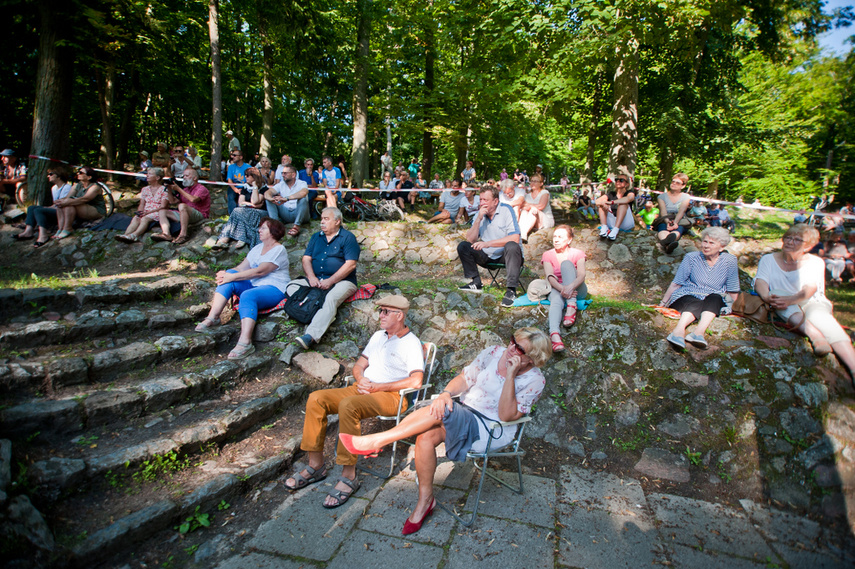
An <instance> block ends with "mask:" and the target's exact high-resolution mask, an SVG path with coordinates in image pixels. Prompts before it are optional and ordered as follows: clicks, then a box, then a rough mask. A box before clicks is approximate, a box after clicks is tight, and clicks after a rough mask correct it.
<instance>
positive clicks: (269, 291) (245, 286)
mask: <svg viewBox="0 0 855 569" xmlns="http://www.w3.org/2000/svg"><path fill="white" fill-rule="evenodd" d="M226 272H227V273H232V274H235V273H237V271H236V270H234V269H229V270H228V271H226ZM217 294H220V295H222V296H223V297H225V298H226V299H229V298H231V297H232V296H234V295H237V296H238V297H239V298H240V308H238V312H239V313H240V317H241V320H243V319H244V318H251V319H252V320H258V310H259V309H261V310H264V309H266V308H273V307H274V306H276V305H277V304H279V303H280V302H282V300H283V299H284V298H285V293H284V292H282V291H281V290H279V289H278V288H276V287H275V286H271V285H261V286H254V285H253V284H252V281H232V282H230V283H226V284H221V285H220V286H218V287H217Z"/></svg>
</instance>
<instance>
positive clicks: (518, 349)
mask: <svg viewBox="0 0 855 569" xmlns="http://www.w3.org/2000/svg"><path fill="white" fill-rule="evenodd" d="M511 345H512V346H513V347H514V349H515V350H516V351H518V352H519V353H521V354H522V355H524V356H526V355H528V354H526V353H525V350H523V349H522V347H521V346H520V345H519V342H517V339H516V338H514V337H513V336H511Z"/></svg>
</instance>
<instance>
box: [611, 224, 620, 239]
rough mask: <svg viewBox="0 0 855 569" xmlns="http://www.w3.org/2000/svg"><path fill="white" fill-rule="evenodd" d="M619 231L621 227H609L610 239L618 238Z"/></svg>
mask: <svg viewBox="0 0 855 569" xmlns="http://www.w3.org/2000/svg"><path fill="white" fill-rule="evenodd" d="M618 231H620V229H619V228H617V227H612V228H611V229H609V234H608V235H609V239H611V240H612V241H614V240H615V239H617V234H618Z"/></svg>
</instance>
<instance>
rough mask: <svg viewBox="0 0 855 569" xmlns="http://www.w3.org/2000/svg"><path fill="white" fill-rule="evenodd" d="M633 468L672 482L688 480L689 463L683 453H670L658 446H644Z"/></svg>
mask: <svg viewBox="0 0 855 569" xmlns="http://www.w3.org/2000/svg"><path fill="white" fill-rule="evenodd" d="M635 470H637V471H639V472H641V473H642V474H646V475H648V476H650V477H652V478H664V479H665V480H672V481H674V482H688V481H689V465H688V461H687V460H686V457H685V456H683V455H677V454H672V453H670V452H668V451H666V450H663V449H658V448H646V449H644V452H642V453H641V460H639V461H638V463H636V465H635Z"/></svg>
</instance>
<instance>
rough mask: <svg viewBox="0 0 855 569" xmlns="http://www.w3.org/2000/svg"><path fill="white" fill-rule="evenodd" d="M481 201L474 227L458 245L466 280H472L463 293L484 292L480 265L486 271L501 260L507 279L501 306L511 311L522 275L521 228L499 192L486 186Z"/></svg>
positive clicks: (511, 209)
mask: <svg viewBox="0 0 855 569" xmlns="http://www.w3.org/2000/svg"><path fill="white" fill-rule="evenodd" d="M480 200H481V205H480V208H479V209H478V213H477V214H476V216H475V219H474V220H473V221H472V227H471V228H470V229H469V231H467V232H466V241H461V242H460V243H459V244H458V245H457V255H458V256H459V257H460V264H461V265H463V276H465V277H466V278H468V279H471V280H470V282H469V283H468V284H465V285H463V286H461V287H460V290H462V291H466V292H481V290H482V289H483V286H482V285H481V275H480V274H479V273H478V265H481V266H482V267H485V266H487V263H489V262H490V261H496V260H502V261H504V263H505V270H506V272H507V276H508V284H507V287H508V289H507V291H505V296H504V298H502V306H504V307H505V308H509V307H511V306H513V305H514V300H516V298H517V293H516V289H517V285H518V284H519V282H520V272H521V271H522V261H523V254H522V248H521V247H520V226H519V224H518V223H517V216H516V214H515V213H514V210H513V208H512V207H511V206H509V205H508V204H500V203H499V190H498V188H495V187H493V186H484V187H483V188H481V193H480Z"/></svg>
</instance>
